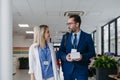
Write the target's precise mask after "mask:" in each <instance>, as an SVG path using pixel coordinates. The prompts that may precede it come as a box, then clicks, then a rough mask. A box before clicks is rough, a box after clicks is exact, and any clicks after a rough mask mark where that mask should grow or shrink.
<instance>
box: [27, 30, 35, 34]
mask: <svg viewBox="0 0 120 80" xmlns="http://www.w3.org/2000/svg"><path fill="white" fill-rule="evenodd" d="M33 33H34V32H33V31H26V34H33Z"/></svg>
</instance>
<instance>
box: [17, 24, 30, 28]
mask: <svg viewBox="0 0 120 80" xmlns="http://www.w3.org/2000/svg"><path fill="white" fill-rule="evenodd" d="M18 26H19V27H29V25H28V24H18Z"/></svg>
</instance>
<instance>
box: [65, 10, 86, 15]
mask: <svg viewBox="0 0 120 80" xmlns="http://www.w3.org/2000/svg"><path fill="white" fill-rule="evenodd" d="M84 13H85V12H84V11H66V12H65V13H64V16H70V15H79V16H83V15H84Z"/></svg>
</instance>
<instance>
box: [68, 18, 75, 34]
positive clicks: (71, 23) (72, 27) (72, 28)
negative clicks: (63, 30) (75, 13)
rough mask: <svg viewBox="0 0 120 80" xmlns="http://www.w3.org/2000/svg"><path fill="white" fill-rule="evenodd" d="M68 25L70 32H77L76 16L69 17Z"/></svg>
mask: <svg viewBox="0 0 120 80" xmlns="http://www.w3.org/2000/svg"><path fill="white" fill-rule="evenodd" d="M67 26H68V30H69V32H75V31H76V23H75V21H74V18H69V19H68V23H67Z"/></svg>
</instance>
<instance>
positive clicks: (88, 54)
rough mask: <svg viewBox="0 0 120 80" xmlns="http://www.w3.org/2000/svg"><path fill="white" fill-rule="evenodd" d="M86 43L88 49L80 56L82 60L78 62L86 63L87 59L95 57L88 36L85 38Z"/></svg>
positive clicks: (92, 43)
mask: <svg viewBox="0 0 120 80" xmlns="http://www.w3.org/2000/svg"><path fill="white" fill-rule="evenodd" d="M86 42H87V45H88V49H87V52H86V53H83V54H81V55H82V60H81V61H80V62H82V63H88V61H89V59H90V58H91V57H93V56H95V47H94V42H93V40H92V37H91V35H90V34H89V35H88V36H87V37H86Z"/></svg>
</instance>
